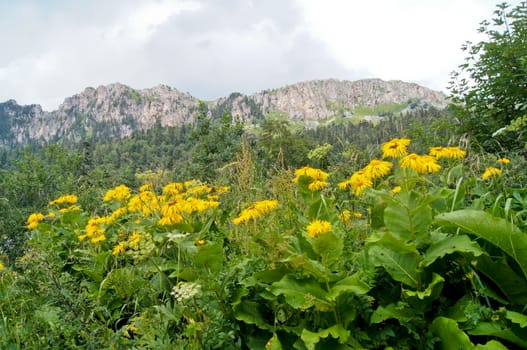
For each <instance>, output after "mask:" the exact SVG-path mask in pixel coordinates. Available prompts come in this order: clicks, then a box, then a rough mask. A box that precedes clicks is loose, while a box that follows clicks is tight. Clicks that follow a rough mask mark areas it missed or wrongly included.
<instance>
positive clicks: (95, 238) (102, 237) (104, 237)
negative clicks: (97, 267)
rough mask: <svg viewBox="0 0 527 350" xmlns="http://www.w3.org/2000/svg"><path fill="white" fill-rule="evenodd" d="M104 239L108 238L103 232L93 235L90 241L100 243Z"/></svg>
mask: <svg viewBox="0 0 527 350" xmlns="http://www.w3.org/2000/svg"><path fill="white" fill-rule="evenodd" d="M104 240H106V236H105V235H104V234H102V235H98V236H95V237H92V238H91V239H90V242H92V243H99V242H102V241H104Z"/></svg>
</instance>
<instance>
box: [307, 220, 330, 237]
mask: <svg viewBox="0 0 527 350" xmlns="http://www.w3.org/2000/svg"><path fill="white" fill-rule="evenodd" d="M306 230H307V235H308V236H309V237H311V238H314V237H318V236H320V235H322V234H324V233H327V232H329V231H331V223H330V222H328V221H324V220H314V221H312V222H311V223H310V224H309V225H307V227H306Z"/></svg>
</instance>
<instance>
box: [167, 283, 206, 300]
mask: <svg viewBox="0 0 527 350" xmlns="http://www.w3.org/2000/svg"><path fill="white" fill-rule="evenodd" d="M200 292H201V286H200V285H199V284H197V283H193V282H179V283H178V284H177V286H174V287H173V288H172V292H170V295H172V296H173V297H174V299H176V301H178V302H183V301H185V300H188V299H191V298H193V297H194V296H196V295H197V294H199V293H200Z"/></svg>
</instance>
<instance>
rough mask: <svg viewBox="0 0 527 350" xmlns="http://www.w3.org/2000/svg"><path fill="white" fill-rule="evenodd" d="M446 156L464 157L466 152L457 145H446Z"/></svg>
mask: <svg viewBox="0 0 527 350" xmlns="http://www.w3.org/2000/svg"><path fill="white" fill-rule="evenodd" d="M446 149H447V158H465V156H466V155H467V152H465V151H463V150H462V149H461V148H459V147H447V148H446Z"/></svg>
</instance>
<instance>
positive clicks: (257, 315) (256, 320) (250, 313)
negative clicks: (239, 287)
mask: <svg viewBox="0 0 527 350" xmlns="http://www.w3.org/2000/svg"><path fill="white" fill-rule="evenodd" d="M260 308H261V305H260V304H259V303H257V302H254V301H248V300H244V301H242V302H241V303H239V304H238V305H236V307H235V308H234V317H236V319H237V320H239V321H243V322H245V323H247V324H254V325H256V326H257V327H258V328H261V329H273V326H272V325H270V324H268V323H267V321H266V320H265V319H264V317H263V315H262V312H261V311H260Z"/></svg>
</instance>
